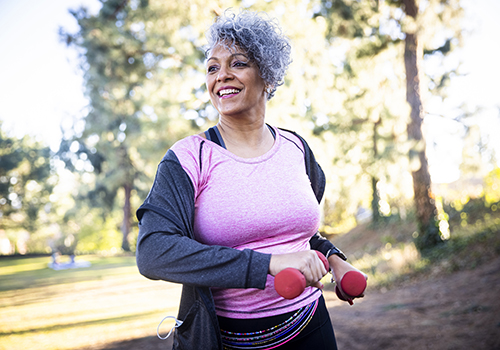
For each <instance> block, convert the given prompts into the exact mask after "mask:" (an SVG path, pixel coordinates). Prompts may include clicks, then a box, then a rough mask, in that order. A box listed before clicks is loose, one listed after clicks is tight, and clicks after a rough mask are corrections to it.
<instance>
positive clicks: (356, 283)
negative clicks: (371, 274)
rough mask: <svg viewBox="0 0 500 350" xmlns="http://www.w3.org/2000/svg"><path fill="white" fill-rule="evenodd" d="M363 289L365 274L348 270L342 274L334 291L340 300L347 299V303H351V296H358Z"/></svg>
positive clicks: (364, 287)
mask: <svg viewBox="0 0 500 350" xmlns="http://www.w3.org/2000/svg"><path fill="white" fill-rule="evenodd" d="M339 285H340V288H339ZM365 289H366V278H365V276H363V274H362V273H360V272H357V271H348V272H346V273H345V275H344V276H342V278H341V280H340V282H339V284H338V285H336V286H335V293H336V294H337V297H338V298H339V299H340V300H344V301H347V302H348V303H349V305H352V304H353V301H352V298H356V297H359V296H360V295H361V294H363V292H364V291H365ZM342 292H343V293H342Z"/></svg>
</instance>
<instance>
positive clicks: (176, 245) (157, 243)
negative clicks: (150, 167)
mask: <svg viewBox="0 0 500 350" xmlns="http://www.w3.org/2000/svg"><path fill="white" fill-rule="evenodd" d="M294 134H295V133H294ZM295 135H296V136H297V137H299V139H300V140H301V141H302V143H303V146H304V151H305V152H304V158H305V164H306V169H305V171H306V172H307V174H308V175H309V178H310V181H311V186H312V189H313V191H314V193H315V195H316V198H317V200H318V203H319V202H320V201H321V198H322V197H323V193H324V189H325V176H324V173H323V171H322V169H321V167H320V166H319V164H318V163H317V162H316V160H315V158H314V155H313V153H312V151H311V150H310V148H309V146H308V145H307V143H306V142H305V141H304V139H302V138H301V137H300V136H299V135H297V134H295ZM201 152H203V142H202V143H201V145H200V159H201ZM201 166H202V165H201V164H200V167H201ZM137 218H138V220H139V237H138V239H137V250H136V259H137V266H138V268H139V271H140V273H141V274H142V275H144V276H145V277H147V278H150V279H154V280H165V281H169V282H175V283H182V285H183V288H182V296H181V301H180V306H179V313H178V316H177V318H178V319H179V320H182V321H183V323H182V325H181V326H179V327H178V328H176V331H175V332H174V345H173V349H185V350H192V349H207V350H208V349H222V348H223V347H222V341H221V337H220V328H219V324H218V320H217V315H216V313H215V304H214V301H213V298H212V293H211V291H210V287H219V288H260V289H264V287H265V283H266V278H267V273H268V269H269V262H270V259H271V255H270V254H263V253H259V252H256V251H253V250H250V249H245V250H243V251H240V250H236V249H233V248H228V247H223V246H208V245H204V244H201V243H199V242H197V241H196V240H195V239H194V232H193V223H194V188H193V184H192V182H191V180H190V178H189V176H188V175H187V173H186V172H185V171H184V169H183V168H182V166H181V164H180V162H179V159H178V158H177V156H176V155H175V153H174V152H173V151H172V150H168V151H167V153H166V154H165V156H164V157H163V159H162V161H161V162H160V164H159V165H158V170H157V173H156V177H155V180H154V183H153V186H152V188H151V190H150V192H149V194H148V196H147V198H146V200H145V201H144V203H143V204H142V205H141V207H140V208H139V209H138V210H137ZM310 245H311V248H312V249H315V250H318V251H320V252H322V253H323V254H325V255H326V254H327V253H328V252H332V251H335V250H336V248H335V247H334V246H333V244H332V243H331V242H330V241H328V240H327V239H325V238H324V237H322V236H321V235H320V234H319V232H318V233H316V235H314V236H313V237H312V238H311V240H310Z"/></svg>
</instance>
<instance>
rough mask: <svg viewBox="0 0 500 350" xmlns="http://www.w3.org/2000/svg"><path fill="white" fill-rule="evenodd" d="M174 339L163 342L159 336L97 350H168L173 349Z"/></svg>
mask: <svg viewBox="0 0 500 350" xmlns="http://www.w3.org/2000/svg"><path fill="white" fill-rule="evenodd" d="M172 345H173V337H172V336H170V337H169V338H167V339H166V340H161V339H159V338H158V337H157V336H151V337H145V338H138V339H131V340H124V341H119V342H114V343H109V344H106V345H104V346H102V347H100V348H99V349H96V350H160V349H161V350H166V349H172Z"/></svg>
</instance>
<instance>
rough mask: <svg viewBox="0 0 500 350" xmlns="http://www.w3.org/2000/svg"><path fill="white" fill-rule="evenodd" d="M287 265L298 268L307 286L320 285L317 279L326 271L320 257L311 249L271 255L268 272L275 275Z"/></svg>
mask: <svg viewBox="0 0 500 350" xmlns="http://www.w3.org/2000/svg"><path fill="white" fill-rule="evenodd" d="M288 267H293V268H295V269H297V270H299V271H300V272H301V273H302V274H303V275H304V277H305V279H306V283H307V285H308V286H318V288H319V286H322V284H321V282H319V281H320V280H321V279H322V278H323V276H325V275H326V274H327V273H328V271H327V270H326V268H325V266H324V264H323V262H322V261H321V259H320V258H319V257H318V255H317V254H316V253H315V252H314V251H312V250H308V251H301V252H295V253H288V254H273V255H272V256H271V262H270V264H269V274H271V275H272V276H276V274H278V273H279V272H280V271H282V270H284V269H286V268H288ZM318 283H319V284H318Z"/></svg>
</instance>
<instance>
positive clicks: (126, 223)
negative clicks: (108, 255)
mask: <svg viewBox="0 0 500 350" xmlns="http://www.w3.org/2000/svg"><path fill="white" fill-rule="evenodd" d="M123 189H124V190H125V203H124V204H123V222H122V234H123V241H122V249H123V250H124V251H126V252H129V251H130V243H129V242H128V234H129V233H130V216H131V212H132V210H131V207H130V196H131V194H132V185H131V184H125V186H123Z"/></svg>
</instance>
